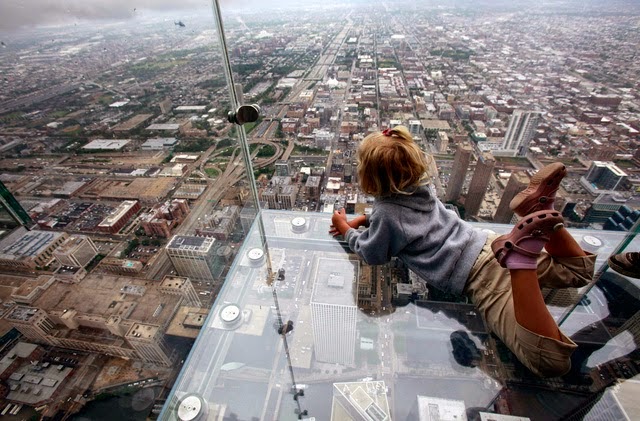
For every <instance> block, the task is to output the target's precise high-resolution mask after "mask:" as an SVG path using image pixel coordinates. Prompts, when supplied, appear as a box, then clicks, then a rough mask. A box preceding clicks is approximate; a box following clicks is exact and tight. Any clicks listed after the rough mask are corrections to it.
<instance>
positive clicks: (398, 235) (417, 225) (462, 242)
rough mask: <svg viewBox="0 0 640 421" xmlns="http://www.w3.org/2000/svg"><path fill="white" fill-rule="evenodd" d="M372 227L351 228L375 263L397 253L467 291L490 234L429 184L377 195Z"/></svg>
mask: <svg viewBox="0 0 640 421" xmlns="http://www.w3.org/2000/svg"><path fill="white" fill-rule="evenodd" d="M368 222H369V228H367V229H365V230H364V231H358V230H355V229H353V228H350V229H349V230H348V231H347V233H346V234H345V237H346V240H347V242H348V243H349V247H351V250H353V251H354V252H355V253H356V254H358V256H360V257H361V258H362V259H363V260H364V261H365V262H367V263H368V264H370V265H381V264H384V263H386V262H388V261H389V260H390V259H391V257H393V256H397V257H398V258H399V259H400V260H402V261H403V262H404V263H405V264H406V265H407V266H408V267H409V269H411V270H412V271H414V272H415V273H416V274H417V275H418V276H420V277H421V278H422V279H424V280H425V281H427V282H428V283H429V284H431V285H433V286H435V287H436V288H438V289H441V290H443V291H446V292H451V293H454V294H461V293H462V290H463V288H464V286H465V284H466V282H467V277H468V276H469V272H470V271H471V268H472V267H473V264H474V263H475V261H476V259H477V257H478V255H479V254H480V251H481V250H482V247H483V246H484V244H485V242H486V239H487V234H486V233H485V232H483V231H480V230H478V229H474V228H473V227H472V226H471V224H469V223H467V222H465V221H463V220H461V219H460V218H459V217H458V216H457V215H456V214H455V213H454V212H452V211H449V210H447V209H446V208H445V207H444V205H443V204H442V202H440V201H439V200H438V199H437V198H435V197H434V196H433V195H432V193H431V190H430V189H429V187H428V186H421V187H418V189H417V190H416V191H415V192H414V193H413V194H411V195H401V194H397V195H393V196H389V197H384V198H380V199H376V202H375V204H374V206H373V212H372V213H371V215H370V216H369V217H368Z"/></svg>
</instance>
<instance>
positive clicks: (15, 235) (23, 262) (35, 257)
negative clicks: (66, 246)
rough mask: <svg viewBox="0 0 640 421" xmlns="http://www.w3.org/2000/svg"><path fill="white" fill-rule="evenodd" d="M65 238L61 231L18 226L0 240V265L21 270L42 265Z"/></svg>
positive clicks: (49, 259)
mask: <svg viewBox="0 0 640 421" xmlns="http://www.w3.org/2000/svg"><path fill="white" fill-rule="evenodd" d="M66 239H67V234H65V233H63V232H53V231H40V230H32V231H28V230H27V229H26V228H24V227H19V228H17V229H16V230H15V231H13V232H12V233H11V234H9V235H8V236H6V237H5V238H3V239H2V241H0V266H3V267H5V268H9V269H12V270H21V271H28V270H33V269H36V268H41V267H44V266H46V265H47V264H48V263H49V262H50V261H51V260H52V259H53V252H54V250H56V249H57V248H58V247H60V245H61V244H62V243H63V242H64V241H65V240H66Z"/></svg>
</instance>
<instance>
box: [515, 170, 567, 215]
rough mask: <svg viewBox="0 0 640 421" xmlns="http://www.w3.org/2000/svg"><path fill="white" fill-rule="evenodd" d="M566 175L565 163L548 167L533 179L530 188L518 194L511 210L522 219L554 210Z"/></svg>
mask: <svg viewBox="0 0 640 421" xmlns="http://www.w3.org/2000/svg"><path fill="white" fill-rule="evenodd" d="M565 175H567V167H565V165H564V164H563V163H561V162H554V163H553V164H549V165H547V166H546V167H544V168H543V169H541V170H540V171H538V172H537V173H535V174H534V175H533V177H531V180H530V181H529V186H528V187H527V188H526V189H525V190H523V191H521V192H520V193H518V194H516V196H515V197H514V198H513V199H512V200H511V203H509V208H510V209H511V210H512V211H513V213H515V214H516V215H518V216H521V217H524V216H525V215H528V214H530V213H533V212H537V211H540V210H553V202H554V200H555V199H556V192H557V191H558V188H559V187H560V182H561V181H562V179H563V178H564V176H565Z"/></svg>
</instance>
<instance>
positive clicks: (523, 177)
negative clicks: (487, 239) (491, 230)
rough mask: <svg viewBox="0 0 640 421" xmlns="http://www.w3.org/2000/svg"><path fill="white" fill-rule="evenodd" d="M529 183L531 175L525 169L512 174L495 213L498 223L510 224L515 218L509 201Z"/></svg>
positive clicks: (494, 220)
mask: <svg viewBox="0 0 640 421" xmlns="http://www.w3.org/2000/svg"><path fill="white" fill-rule="evenodd" d="M528 185H529V176H528V175H527V174H526V173H525V172H524V171H518V172H514V173H512V174H511V177H509V181H508V182H507V186H506V187H505V188H504V192H503V193H502V199H500V204H499V205H498V209H497V210H496V213H495V214H494V215H493V222H496V223H498V224H508V223H510V222H511V219H512V218H513V211H512V210H511V209H510V208H509V203H510V202H511V200H512V199H513V198H514V197H515V195H516V194H518V193H520V192H521V191H522V190H524V189H526V188H527V186H528Z"/></svg>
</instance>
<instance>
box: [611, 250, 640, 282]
mask: <svg viewBox="0 0 640 421" xmlns="http://www.w3.org/2000/svg"><path fill="white" fill-rule="evenodd" d="M608 262H609V267H610V268H611V269H613V270H615V271H616V272H618V273H620V274H622V275H626V276H630V277H632V278H636V279H640V252H637V251H631V252H626V253H620V254H614V255H613V256H611V257H609V260H608Z"/></svg>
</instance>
